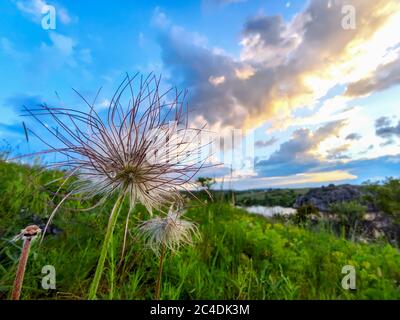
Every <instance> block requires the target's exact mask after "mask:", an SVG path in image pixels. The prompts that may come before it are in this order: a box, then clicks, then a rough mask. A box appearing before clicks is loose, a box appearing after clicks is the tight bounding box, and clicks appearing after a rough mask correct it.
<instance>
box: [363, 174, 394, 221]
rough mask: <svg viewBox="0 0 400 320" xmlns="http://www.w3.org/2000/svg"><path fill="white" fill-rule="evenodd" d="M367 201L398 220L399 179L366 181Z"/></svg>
mask: <svg viewBox="0 0 400 320" xmlns="http://www.w3.org/2000/svg"><path fill="white" fill-rule="evenodd" d="M366 186H367V191H368V194H367V196H366V199H367V201H369V202H372V203H373V204H374V206H375V207H376V208H378V209H379V210H382V211H383V212H385V213H387V214H390V215H391V216H392V217H394V218H395V220H397V221H398V222H400V179H393V178H388V179H386V180H385V181H383V183H381V184H373V183H367V184H366Z"/></svg>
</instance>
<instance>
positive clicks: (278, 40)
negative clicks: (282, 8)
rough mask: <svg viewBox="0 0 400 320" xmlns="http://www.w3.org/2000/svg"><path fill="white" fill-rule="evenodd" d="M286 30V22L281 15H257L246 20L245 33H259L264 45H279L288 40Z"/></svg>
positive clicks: (245, 34)
mask: <svg viewBox="0 0 400 320" xmlns="http://www.w3.org/2000/svg"><path fill="white" fill-rule="evenodd" d="M285 30H286V24H285V22H284V21H283V18H282V17H281V16H270V17H269V16H256V17H253V18H250V19H249V20H248V21H247V22H246V24H245V26H244V30H243V35H244V36H249V35H259V36H260V39H261V41H262V42H263V44H264V45H272V46H279V45H283V44H285V43H286V41H287V39H286V38H285V36H284V35H283V32H284V31H285Z"/></svg>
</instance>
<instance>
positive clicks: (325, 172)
mask: <svg viewBox="0 0 400 320" xmlns="http://www.w3.org/2000/svg"><path fill="white" fill-rule="evenodd" d="M94 6H95V8H94ZM0 10H1V12H2V13H3V15H4V16H7V19H2V20H1V21H0V30H1V31H0V70H2V72H1V73H0V81H1V83H2V87H1V88H0V110H1V113H2V116H1V117H0V139H1V140H2V144H1V148H7V144H9V146H10V148H12V149H13V150H17V151H18V152H19V153H30V152H34V151H39V150H41V149H42V148H43V146H44V145H43V143H41V142H40V141H38V139H35V137H34V136H32V135H30V136H29V141H27V140H28V139H27V138H26V132H25V131H24V126H25V125H26V126H27V127H28V128H29V129H30V130H31V129H32V130H34V129H37V128H36V127H35V125H34V122H33V121H31V120H29V119H27V118H24V117H21V116H20V110H21V108H22V106H24V105H25V106H27V107H34V106H36V105H38V104H42V103H47V104H48V105H58V104H61V105H66V106H68V107H73V108H76V109H78V110H85V106H84V103H83V101H82V100H81V99H80V98H79V96H77V95H76V94H75V93H74V92H73V90H72V88H74V89H76V90H77V91H78V92H80V93H81V94H82V95H83V96H84V97H85V98H87V99H90V101H92V100H93V99H94V97H95V96H96V92H97V91H98V90H99V88H100V87H102V88H103V89H102V91H101V93H100V95H99V97H98V100H97V103H96V105H95V108H96V110H97V111H98V112H99V113H100V114H103V115H104V114H105V113H106V110H107V107H108V105H109V103H110V100H111V97H112V94H113V92H114V90H116V88H117V87H118V84H119V83H120V82H121V81H122V79H123V78H124V76H125V74H126V73H129V74H136V72H140V73H141V74H144V75H146V74H149V73H151V72H153V73H154V74H155V75H157V76H158V75H162V88H163V89H164V88H169V87H171V86H172V87H174V86H176V87H177V88H179V89H181V90H184V89H188V91H189V95H188V98H187V102H188V104H189V106H190V110H191V113H190V121H191V123H193V124H194V125H198V124H200V123H207V128H209V130H210V131H212V132H216V133H218V134H219V138H221V139H224V138H226V137H227V136H231V135H232V132H236V131H237V132H240V134H241V136H240V138H239V140H240V144H241V146H240V147H239V151H238V153H237V154H235V155H234V154H233V152H232V150H234V149H235V146H236V145H235V144H233V142H232V143H231V146H230V147H229V146H227V147H226V148H225V149H223V150H219V149H218V152H217V155H216V159H213V161H214V163H220V165H218V166H214V167H212V168H209V169H206V170H204V171H202V172H200V173H199V174H198V176H203V177H212V178H215V179H216V180H217V187H215V189H216V190H218V186H220V185H221V184H223V185H224V187H225V186H227V187H228V188H227V189H226V190H230V188H232V189H235V190H237V191H241V190H242V191H245V190H248V191H250V190H262V189H264V190H265V189H271V188H272V189H299V188H311V187H320V186H323V185H325V186H327V185H329V184H335V185H342V184H351V185H360V184H362V183H363V182H365V181H367V180H370V181H382V180H384V179H386V178H387V177H395V178H396V177H400V174H399V169H400V117H399V115H398V114H399V112H398V107H399V105H398V104H399V102H398V101H400V91H399V86H400V78H399V77H398V73H399V71H400V37H398V35H397V34H398V33H397V31H398V30H399V29H400V2H398V1H397V0H389V1H387V0H378V1H373V0H363V1H360V0H347V1H345V0H329V1H325V0H310V1H303V0H292V1H274V2H273V3H271V2H270V1H265V0H264V1H263V0H254V1H250V0H247V1H246V0H240V1H237V0H202V1H192V2H190V3H188V1H183V0H177V1H174V2H173V3H171V2H170V1H165V0H161V1H135V2H127V1H122V0H119V1H113V2H111V1H104V2H101V3H98V2H96V3H94V2H84V3H79V4H78V3H77V2H72V1H55V2H52V1H47V0H27V1H19V0H6V1H2V2H1V3H0ZM221 21H223V23H224V25H223V27H222V26H221ZM23 123H24V124H23ZM49 125H52V124H51V123H49ZM39 133H40V131H39ZM246 139H250V140H249V141H251V143H250V148H249V147H248V143H246V142H245V141H247V140H246ZM243 143H244V144H245V145H246V148H244V147H243V146H242V144H243ZM224 146H225V145H224ZM231 149H232V150H231ZM238 159H239V160H238ZM43 161H46V159H43Z"/></svg>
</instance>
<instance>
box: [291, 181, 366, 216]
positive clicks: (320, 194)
mask: <svg viewBox="0 0 400 320" xmlns="http://www.w3.org/2000/svg"><path fill="white" fill-rule="evenodd" d="M362 195H363V194H362V192H361V190H360V188H359V187H356V186H352V185H341V186H335V185H329V186H327V187H321V188H315V189H311V190H310V191H308V192H307V193H306V194H305V195H301V196H298V197H297V199H296V202H295V205H294V207H295V208H299V207H301V206H303V205H306V204H311V205H313V206H314V207H316V208H317V209H318V210H319V211H321V212H328V211H329V206H330V205H331V204H332V203H335V202H347V201H353V200H360V199H361V198H362Z"/></svg>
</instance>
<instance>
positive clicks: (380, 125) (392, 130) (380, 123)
mask: <svg viewBox="0 0 400 320" xmlns="http://www.w3.org/2000/svg"><path fill="white" fill-rule="evenodd" d="M375 128H376V130H375V134H376V135H377V136H378V137H381V138H386V139H389V140H392V139H391V138H393V137H400V121H399V122H398V124H397V125H392V121H391V119H390V118H388V117H380V118H379V119H377V120H376V121H375ZM389 144H390V143H389Z"/></svg>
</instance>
